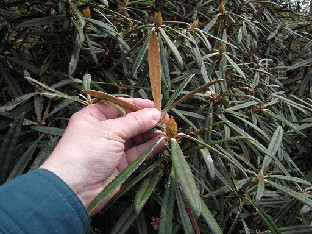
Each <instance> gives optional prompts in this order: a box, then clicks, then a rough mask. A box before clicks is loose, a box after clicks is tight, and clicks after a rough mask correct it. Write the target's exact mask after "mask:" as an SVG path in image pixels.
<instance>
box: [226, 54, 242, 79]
mask: <svg viewBox="0 0 312 234" xmlns="http://www.w3.org/2000/svg"><path fill="white" fill-rule="evenodd" d="M223 55H224V56H225V57H226V58H227V60H228V61H229V62H230V64H231V65H232V66H233V68H234V69H235V70H236V71H237V72H238V74H239V75H240V76H241V77H243V78H245V79H246V75H245V74H244V72H243V71H242V69H240V67H239V66H238V65H237V64H236V63H235V62H234V61H233V60H232V59H231V58H230V56H228V55H227V54H226V53H224V54H223Z"/></svg>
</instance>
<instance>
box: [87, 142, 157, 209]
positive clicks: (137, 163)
mask: <svg viewBox="0 0 312 234" xmlns="http://www.w3.org/2000/svg"><path fill="white" fill-rule="evenodd" d="M161 141H162V138H160V139H159V140H158V141H157V142H155V143H154V144H152V145H151V146H150V147H149V148H148V149H147V150H146V151H145V152H144V153H143V154H142V155H140V157H138V158H137V159H136V160H135V161H133V162H132V163H131V164H130V165H129V166H128V167H127V168H126V169H125V170H123V171H122V172H121V173H120V174H119V175H118V176H117V177H116V178H115V179H114V180H113V181H112V182H111V183H109V184H108V185H107V186H106V187H105V188H104V189H103V190H102V191H101V192H100V193H99V195H97V196H96V198H95V199H94V200H93V201H92V202H91V204H90V206H89V207H88V212H89V213H91V212H92V211H93V210H94V209H95V208H96V207H97V206H98V205H99V204H100V203H101V202H102V201H104V199H105V198H107V197H108V196H109V195H110V194H111V193H112V192H113V191H114V190H115V189H116V188H117V187H119V186H121V185H122V184H123V183H124V182H125V181H126V179H127V178H128V177H129V176H130V175H131V174H132V173H133V172H134V171H135V170H136V169H137V168H138V167H139V166H140V165H141V164H142V162H143V161H144V160H145V159H146V157H147V156H148V155H150V153H151V152H152V151H153V150H154V149H155V148H156V146H157V145H158V144H159V143H160V142H161Z"/></svg>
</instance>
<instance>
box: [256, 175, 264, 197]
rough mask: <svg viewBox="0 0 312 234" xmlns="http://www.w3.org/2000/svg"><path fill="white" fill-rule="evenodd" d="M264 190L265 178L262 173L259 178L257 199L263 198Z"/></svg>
mask: <svg viewBox="0 0 312 234" xmlns="http://www.w3.org/2000/svg"><path fill="white" fill-rule="evenodd" d="M263 192H264V178H263V174H262V176H260V177H259V180H258V185H257V193H256V201H259V200H260V199H261V197H262V196H263Z"/></svg>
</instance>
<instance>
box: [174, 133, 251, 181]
mask: <svg viewBox="0 0 312 234" xmlns="http://www.w3.org/2000/svg"><path fill="white" fill-rule="evenodd" d="M179 136H180V137H185V138H187V139H190V140H192V141H195V142H197V143H198V144H200V145H202V146H204V147H206V148H207V149H208V150H209V151H211V152H213V153H215V154H217V155H218V156H220V157H222V158H223V159H224V160H226V161H228V162H229V163H231V164H232V165H233V166H234V167H236V168H237V169H238V170H239V171H240V172H241V174H242V175H243V176H244V177H248V176H247V174H246V172H245V171H244V170H243V166H242V165H239V164H238V163H237V162H235V161H233V160H232V159H231V158H229V157H228V156H227V155H225V154H223V153H221V152H220V151H218V150H216V149H215V148H213V147H212V146H210V145H208V144H206V143H205V142H203V141H200V140H198V139H196V138H194V137H191V136H189V135H186V134H181V133H179Z"/></svg>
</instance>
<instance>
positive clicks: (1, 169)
mask: <svg viewBox="0 0 312 234" xmlns="http://www.w3.org/2000/svg"><path fill="white" fill-rule="evenodd" d="M24 115H25V113H24V112H23V113H22V114H20V116H19V117H18V118H17V119H16V120H15V121H14V123H13V124H12V126H11V127H10V129H9V131H8V133H7V135H6V137H5V138H4V140H3V141H2V144H1V147H0V185H1V184H2V183H4V181H5V179H6V177H7V176H8V174H9V172H10V170H11V168H10V167H11V164H12V161H13V160H14V152H15V149H16V144H17V140H18V138H19V136H20V134H21V131H22V127H23V121H24Z"/></svg>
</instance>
